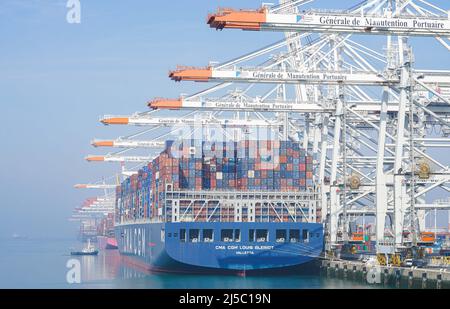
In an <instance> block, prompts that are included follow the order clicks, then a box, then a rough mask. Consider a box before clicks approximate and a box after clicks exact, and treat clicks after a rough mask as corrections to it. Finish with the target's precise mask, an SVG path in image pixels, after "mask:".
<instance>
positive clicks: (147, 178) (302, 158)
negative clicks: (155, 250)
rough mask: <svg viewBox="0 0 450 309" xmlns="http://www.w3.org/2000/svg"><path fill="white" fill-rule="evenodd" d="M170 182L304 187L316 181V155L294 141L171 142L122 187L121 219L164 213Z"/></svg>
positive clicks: (198, 186) (184, 186) (204, 186)
mask: <svg viewBox="0 0 450 309" xmlns="http://www.w3.org/2000/svg"><path fill="white" fill-rule="evenodd" d="M166 184H171V185H172V189H173V190H191V191H193V190H195V191H200V190H213V191H214V190H221V191H227V190H233V191H234V190H239V191H261V190H263V191H283V192H291V191H292V192H296V191H305V190H306V189H307V188H309V187H312V186H313V183H312V158H311V156H309V155H307V154H306V152H305V150H303V149H301V148H300V145H299V143H296V142H291V141H267V140H264V141H250V140H244V141H240V142H202V141H199V140H187V141H183V142H181V143H179V144H176V143H173V142H171V141H169V142H167V143H166V149H165V150H164V151H163V152H162V153H161V154H160V155H159V156H158V157H156V158H155V159H154V160H153V161H152V162H150V163H149V164H148V165H146V166H144V167H143V168H142V169H141V170H139V172H138V174H137V175H133V176H131V177H129V178H127V179H126V180H125V181H124V182H123V183H122V184H121V186H118V187H117V191H116V196H117V198H118V206H119V207H117V209H116V218H118V220H119V221H129V220H135V219H140V218H158V217H160V216H162V208H163V204H164V192H165V186H166ZM119 218H120V219H119Z"/></svg>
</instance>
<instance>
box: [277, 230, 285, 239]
mask: <svg viewBox="0 0 450 309" xmlns="http://www.w3.org/2000/svg"><path fill="white" fill-rule="evenodd" d="M276 239H277V242H285V241H286V230H276Z"/></svg>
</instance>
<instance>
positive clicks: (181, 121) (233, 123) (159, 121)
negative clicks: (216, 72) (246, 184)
mask: <svg viewBox="0 0 450 309" xmlns="http://www.w3.org/2000/svg"><path fill="white" fill-rule="evenodd" d="M100 121H101V122H102V123H103V124H105V125H111V124H121V125H135V126H160V125H165V126H173V125H190V126H194V125H220V126H227V127H247V126H262V127H264V126H265V127H267V126H269V127H270V126H274V127H278V126H280V125H281V122H273V123H271V122H268V121H266V120H259V119H218V118H208V119H205V118H198V119H196V118H155V117H148V116H139V115H133V116H129V117H117V116H105V117H103V118H102V119H101V120H100Z"/></svg>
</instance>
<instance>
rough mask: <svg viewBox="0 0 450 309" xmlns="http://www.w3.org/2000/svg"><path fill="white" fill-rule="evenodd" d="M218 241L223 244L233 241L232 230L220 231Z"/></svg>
mask: <svg viewBox="0 0 450 309" xmlns="http://www.w3.org/2000/svg"><path fill="white" fill-rule="evenodd" d="M220 240H221V241H224V242H231V241H233V230H231V229H226V230H222V231H221V232H220Z"/></svg>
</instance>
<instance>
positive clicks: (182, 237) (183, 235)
mask: <svg viewBox="0 0 450 309" xmlns="http://www.w3.org/2000/svg"><path fill="white" fill-rule="evenodd" d="M180 241H181V242H186V230H185V229H180Z"/></svg>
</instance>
